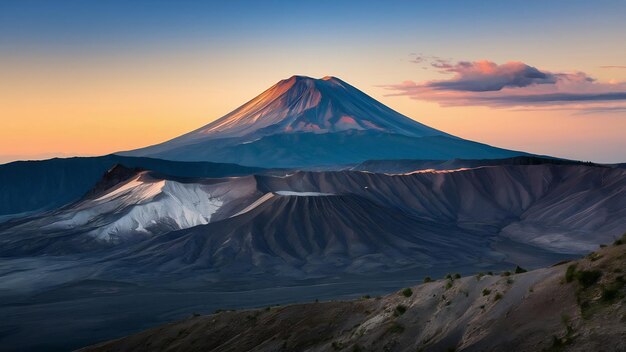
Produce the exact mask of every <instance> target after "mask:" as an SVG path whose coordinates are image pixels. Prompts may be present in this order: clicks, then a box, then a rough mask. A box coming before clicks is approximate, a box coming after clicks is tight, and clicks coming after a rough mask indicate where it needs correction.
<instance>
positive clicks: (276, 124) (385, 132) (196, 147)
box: [121, 76, 524, 167]
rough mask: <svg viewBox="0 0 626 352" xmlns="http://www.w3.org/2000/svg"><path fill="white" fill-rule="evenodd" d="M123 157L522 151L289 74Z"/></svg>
mask: <svg viewBox="0 0 626 352" xmlns="http://www.w3.org/2000/svg"><path fill="white" fill-rule="evenodd" d="M121 154H123V155H128V156H149V157H156V158H162V159H170V160H177V161H214V162H224V161H228V162H234V163H238V164H242V165H248V166H263V167H310V166H319V165H330V164H352V163H359V162H363V161H366V160H371V159H436V160H448V159H453V158H467V159H492V158H505V157H512V156H519V155H523V154H524V153H519V152H515V151H510V150H505V149H499V148H494V147H491V146H488V145H485V144H480V143H475V142H471V141H467V140H464V139H461V138H458V137H455V136H452V135H449V134H447V133H444V132H441V131H439V130H436V129H434V128H431V127H428V126H426V125H423V124H421V123H419V122H417V121H415V120H412V119H410V118H408V117H406V116H404V115H402V114H400V113H398V112H396V111H394V110H393V109H391V108H389V107H387V106H385V105H384V104H382V103H380V102H378V101H376V100H375V99H373V98H372V97H370V96H368V95H367V94H365V93H363V92H362V91H360V90H358V89H357V88H355V87H353V86H351V85H350V84H348V83H346V82H344V81H342V80H341V79H339V78H336V77H328V76H327V77H324V78H321V79H314V78H310V77H305V76H293V77H291V78H289V79H285V80H282V81H280V82H278V83H276V84H275V85H274V86H272V87H270V88H269V89H267V90H266V91H265V92H263V93H261V94H260V95H259V96H257V97H255V98H254V99H252V100H250V101H249V102H247V103H246V104H244V105H242V106H240V107H239V108H237V109H236V110H234V111H233V112H231V113H229V114H227V115H225V116H223V117H222V118H219V119H217V120H215V121H213V122H211V123H209V124H208V125H205V126H203V127H200V128H199V129H197V130H195V131H192V132H189V133H187V134H184V135H182V136H180V137H177V138H174V139H172V140H169V141H167V142H164V143H161V144H157V145H154V146H150V147H147V148H142V149H137V150H133V151H128V152H124V153H121Z"/></svg>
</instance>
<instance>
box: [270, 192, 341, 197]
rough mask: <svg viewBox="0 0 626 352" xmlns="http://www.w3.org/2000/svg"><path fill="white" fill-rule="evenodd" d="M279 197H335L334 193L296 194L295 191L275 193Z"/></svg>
mask: <svg viewBox="0 0 626 352" xmlns="http://www.w3.org/2000/svg"><path fill="white" fill-rule="evenodd" d="M274 193H276V194H278V195H279V196H296V197H321V196H334V194H332V193H322V192H294V191H276V192H274Z"/></svg>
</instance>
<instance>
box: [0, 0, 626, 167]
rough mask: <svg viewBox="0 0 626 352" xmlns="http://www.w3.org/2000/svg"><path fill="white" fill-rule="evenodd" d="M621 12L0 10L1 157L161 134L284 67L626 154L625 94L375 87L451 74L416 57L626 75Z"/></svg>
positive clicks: (481, 137) (381, 7)
mask: <svg viewBox="0 0 626 352" xmlns="http://www.w3.org/2000/svg"><path fill="white" fill-rule="evenodd" d="M622 7H624V5H623V3H620V2H612V1H608V2H607V3H606V5H605V6H598V5H597V4H595V3H589V2H583V1H579V2H572V1H555V2H550V3H549V4H548V3H545V2H540V1H537V2H520V3H506V4H505V3H502V2H499V1H495V0H493V1H485V2H480V3H472V4H468V3H465V2H448V1H442V2H432V3H428V4H422V3H419V2H398V3H396V4H395V6H390V5H389V4H387V3H384V2H360V3H359V5H358V6H356V5H354V4H349V2H337V1H320V2H319V3H318V4H317V6H306V4H301V3H299V2H289V3H286V2H285V3H281V2H267V3H266V2H262V3H258V2H249V3H247V4H245V6H243V5H242V3H237V2H190V3H188V4H186V5H185V6H182V5H181V4H179V3H178V2H158V3H149V4H142V3H140V2H130V3H129V2H124V1H110V2H94V3H91V2H78V3H75V2H63V1H60V2H44V1H42V2H39V3H38V4H37V6H34V5H30V6H29V5H28V4H26V2H24V3H21V2H16V3H13V4H8V3H7V4H0V126H1V127H0V163H4V162H9V161H12V160H22V159H43V158H50V157H54V156H62V157H67V156H87V155H89V156H93V155H103V154H108V153H113V152H116V151H122V150H129V149H134V148H140V147H145V146H148V145H152V144H156V143H160V142H163V141H165V140H168V139H171V138H174V137H176V136H179V135H181V134H183V133H186V132H189V131H191V130H194V129H196V128H199V127H200V126H203V125H205V124H207V123H209V122H211V121H213V120H215V119H217V118H219V117H221V116H223V115H225V114H227V113H228V112H230V111H232V110H233V109H235V108H237V107H238V106H240V105H242V104H244V103H245V102H247V101H248V100H250V99H252V98H254V97H255V96H256V95H258V94H260V93H261V92H262V91H264V90H265V89H267V88H269V87H270V86H271V85H273V84H275V83H276V82H277V81H279V80H281V79H285V78H288V77H290V76H292V75H307V76H311V77H315V78H320V77H324V76H327V75H331V76H336V77H339V78H340V79H342V80H344V81H346V82H348V83H349V84H351V85H353V86H355V87H356V88H358V89H361V90H362V91H364V92H365V93H367V94H369V95H371V96H372V97H373V98H375V99H377V100H379V101H380V102H382V103H384V104H386V105H388V106H389V107H391V108H393V109H395V110H397V111H399V112H401V113H403V114H404V115H406V116H408V117H410V118H413V119H415V120H417V121H419V122H421V123H424V124H426V125H429V126H431V127H434V128H437V129H440V130H442V131H445V132H447V133H450V134H453V135H456V136H459V137H462V138H466V139H470V140H474V141H477V142H482V143H487V144H490V145H493V146H497V147H502V148H508V149H514V150H522V151H526V152H531V153H536V154H544V155H552V156H557V157H564V158H570V159H576V160H590V161H596V162H626V152H625V151H626V138H624V137H623V133H624V131H626V100H625V99H623V98H619V99H621V100H614V101H611V102H609V103H613V102H615V103H616V104H617V103H621V104H623V105H622V108H621V110H618V109H615V110H609V109H606V110H605V111H602V112H589V111H586V110H584V109H580V110H577V109H576V108H575V107H574V108H572V105H567V106H562V107H563V108H559V107H558V106H556V107H554V108H552V107H550V108H544V107H542V108H536V107H535V108H532V107H525V108H524V109H522V108H519V107H518V108H515V107H500V108H494V107H487V106H454V107H450V106H440V105H439V104H438V103H436V102H434V101H427V100H417V99H412V98H410V97H409V96H406V95H405V96H392V95H391V94H393V93H394V91H391V90H389V89H386V88H384V87H383V86H385V85H397V84H399V83H401V82H404V81H408V80H410V81H413V82H417V83H421V82H429V81H433V80H442V79H449V78H450V77H452V76H453V73H450V72H448V74H447V75H446V74H442V73H441V72H439V71H440V70H438V69H436V67H433V66H432V62H431V63H425V62H415V61H416V60H415V58H416V57H417V56H419V55H425V56H427V55H431V57H434V56H432V55H437V56H438V57H440V58H444V59H445V60H448V61H447V62H448V63H451V64H454V63H458V62H460V61H468V62H477V61H478V60H489V61H492V62H495V63H497V64H504V63H507V62H510V61H516V62H519V63H523V64H526V65H529V66H531V67H536V68H537V69H539V70H542V71H545V72H552V73H564V72H565V73H575V72H584V73H586V74H587V75H588V76H589V77H593V78H595V79H596V80H597V82H603V83H607V84H608V83H610V82H626V51H624V50H623V44H622V43H624V40H625V38H626V31H624V30H623V29H624V23H626V22H625V18H624V15H623V14H624V13H625V12H624V11H622V10H621V8H622ZM302 13H307V14H308V15H307V16H305V17H303V16H300V15H301V14H302ZM417 61H419V60H417ZM606 66H611V67H606ZM531 86H532V84H531ZM537 86H539V85H537ZM509 87H510V86H509ZM524 88H528V86H524ZM531 88H532V87H531ZM470 93H471V92H470ZM618 93H620V94H626V91H620V92H618ZM602 103H604V102H602Z"/></svg>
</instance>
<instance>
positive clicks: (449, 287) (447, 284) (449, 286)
mask: <svg viewBox="0 0 626 352" xmlns="http://www.w3.org/2000/svg"><path fill="white" fill-rule="evenodd" d="M451 288H452V281H448V282H446V290H449V289H451Z"/></svg>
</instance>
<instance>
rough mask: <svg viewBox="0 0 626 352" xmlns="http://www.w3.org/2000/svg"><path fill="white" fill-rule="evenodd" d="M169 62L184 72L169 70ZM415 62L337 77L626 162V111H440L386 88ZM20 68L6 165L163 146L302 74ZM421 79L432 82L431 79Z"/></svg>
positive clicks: (418, 113) (3, 95)
mask: <svg viewBox="0 0 626 352" xmlns="http://www.w3.org/2000/svg"><path fill="white" fill-rule="evenodd" d="M170 65H176V66H177V67H184V69H176V70H169V71H168V70H167V67H168V66H170ZM412 65H414V64H412V63H410V62H408V60H407V59H405V60H403V61H401V62H399V63H398V62H396V63H393V65H391V64H389V65H388V66H390V67H392V69H387V70H386V71H383V70H382V69H381V71H380V73H379V74H377V75H372V74H367V73H364V72H362V71H365V70H369V69H370V68H369V67H359V66H354V67H352V68H351V69H350V70H348V69H344V68H339V67H338V68H337V69H335V70H333V71H334V72H336V71H346V74H345V75H337V76H338V77H340V78H342V79H343V80H345V81H346V82H348V83H350V84H352V85H354V86H356V87H357V88H359V89H361V90H363V91H365V92H366V93H368V94H370V95H371V96H373V97H374V98H375V99H378V100H379V101H381V102H383V103H384V104H387V105H388V106H390V107H391V108H393V109H395V110H397V111H399V112H401V113H403V114H405V115H406V116H408V117H411V118H413V119H415V120H417V121H419V122H421V123H424V124H427V125H429V126H432V127H434V128H437V129H440V130H443V131H445V132H448V133H451V134H453V135H457V136H459V137H462V138H466V139H470V140H474V141H478V142H483V143H487V144H491V145H494V146H498V147H502V148H509V149H515V150H523V151H527V152H531V153H537V154H546V155H553V156H558V157H565V158H572V159H579V160H593V161H597V162H618V161H626V160H621V159H620V158H619V155H616V154H615V151H616V150H626V143H624V138H623V131H626V118H624V116H623V113H619V112H618V113H602V116H601V119H599V118H598V116H596V115H594V114H576V112H575V111H574V112H573V111H568V110H562V111H561V110H548V111H541V110H536V111H532V110H531V111H517V110H515V109H507V108H490V107H480V106H457V107H442V106H439V104H437V103H434V102H424V101H418V100H413V99H410V98H408V97H405V96H389V94H390V92H389V91H388V90H386V89H384V88H382V87H380V85H383V84H387V83H389V82H394V81H395V82H398V81H399V80H400V77H403V75H402V74H401V73H399V72H398V71H401V70H398V68H399V67H403V68H404V69H405V70H410V69H411V68H412ZM14 67H15V66H14ZM21 67H23V69H22V70H13V71H11V72H3V77H4V78H5V80H4V82H5V83H6V82H9V84H4V85H2V86H1V87H0V106H2V109H1V116H2V118H1V120H2V126H3V128H2V129H1V130H0V162H8V161H12V160H16V159H41V158H49V157H52V156H62V157H63V156H74V155H103V154H108V153H112V152H116V151H122V150H129V149H134V148H139V147H144V146H148V145H152V144H155V143H159V142H162V141H165V140H168V139H170V138H174V137H176V136H178V135H180V134H183V133H185V132H188V131H191V130H193V129H196V128H198V127H200V126H202V125H204V124H206V123H209V122H211V121H212V120H214V119H217V118H219V117H221V116H223V115H225V114H226V113H228V112H230V111H232V110H233V109H235V108H236V107H238V106H239V105H241V104H243V103H245V102H246V101H248V100H249V99H251V98H253V97H254V96H256V95H257V94H260V93H261V92H262V91H263V90H265V89H267V88H269V87H270V86H271V85H272V84H274V83H276V82H277V81H278V80H280V79H284V78H287V77H289V76H290V75H291V74H292V73H298V74H301V73H302V72H291V73H287V71H288V70H289V69H290V68H289V67H286V68H285V69H282V70H278V69H277V70H275V72H268V70H266V71H263V70H259V71H251V72H250V73H247V72H242V73H241V75H240V76H233V75H231V74H229V73H220V71H222V72H232V70H221V69H220V67H214V68H213V69H212V68H210V67H203V65H202V63H201V62H195V63H194V62H193V61H187V62H176V63H174V62H171V61H164V62H152V63H151V64H150V63H148V64H146V63H144V64H130V65H129V64H125V65H104V66H99V65H94V64H93V62H92V63H86V64H85V65H84V66H82V67H81V66H73V67H64V66H63V65H57V66H55V65H51V64H50V63H48V64H47V65H46V66H36V65H30V66H28V65H22V66H21ZM381 67H382V66H381ZM294 69H295V68H294ZM311 71H313V74H310V75H311V76H314V77H322V76H324V75H326V74H321V73H320V72H321V71H323V69H314V70H311ZM598 71H599V72H598V73H600V74H602V73H604V72H603V70H598ZM623 71H626V70H623ZM334 72H331V74H334ZM619 73H620V74H622V73H623V72H621V71H620V72H619ZM625 73H626V72H625ZM303 74H306V72H304V73H303ZM334 75H335V74H334ZM422 76H423V77H424V79H430V78H431V77H433V76H432V73H426V72H425V73H424V74H422ZM385 77H389V78H385ZM418 78H419V77H418ZM624 78H626V77H624ZM600 121H601V122H600ZM597 155H607V157H606V158H601V157H600V158H599V157H597Z"/></svg>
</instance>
